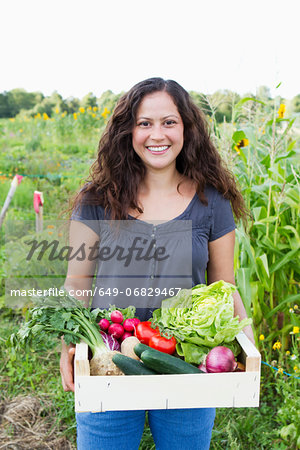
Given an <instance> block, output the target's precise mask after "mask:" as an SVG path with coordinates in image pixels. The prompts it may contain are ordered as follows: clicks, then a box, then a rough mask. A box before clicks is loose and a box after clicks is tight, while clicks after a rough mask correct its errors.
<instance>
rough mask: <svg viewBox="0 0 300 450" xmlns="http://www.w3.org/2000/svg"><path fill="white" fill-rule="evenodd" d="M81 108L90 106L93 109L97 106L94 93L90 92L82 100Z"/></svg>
mask: <svg viewBox="0 0 300 450" xmlns="http://www.w3.org/2000/svg"><path fill="white" fill-rule="evenodd" d="M80 106H82V107H83V108H88V107H89V106H90V107H91V108H93V107H94V106H97V97H96V96H95V95H94V94H93V93H92V92H89V93H88V94H86V95H85V96H84V97H83V98H82V99H81V101H80Z"/></svg>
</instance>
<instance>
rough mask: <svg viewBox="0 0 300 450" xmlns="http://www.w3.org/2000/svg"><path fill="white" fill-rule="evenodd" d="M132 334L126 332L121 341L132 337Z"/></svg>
mask: <svg viewBox="0 0 300 450" xmlns="http://www.w3.org/2000/svg"><path fill="white" fill-rule="evenodd" d="M131 336H132V333H130V332H129V331H125V333H124V334H123V335H122V336H121V338H120V341H121V342H123V341H124V339H126V338H128V337H131Z"/></svg>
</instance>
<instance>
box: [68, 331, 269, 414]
mask: <svg viewBox="0 0 300 450" xmlns="http://www.w3.org/2000/svg"><path fill="white" fill-rule="evenodd" d="M237 340H238V342H239V343H240V345H241V347H242V349H243V352H244V354H245V357H246V372H234V373H217V374H199V375H198V374H188V375H134V376H125V377H118V376H89V374H90V372H89V361H88V347H87V345H86V344H85V343H80V344H77V345H76V355H75V411H76V412H86V411H92V412H99V411H107V410H108V411H117V410H135V409H168V408H169V409H172V408H202V407H203V408H205V407H207V408H209V407H255V406H259V387H260V354H259V352H258V350H257V349H256V348H255V346H254V345H253V344H252V343H251V342H250V340H249V339H248V338H247V336H246V335H245V334H244V333H243V332H241V333H239V335H238V336H237Z"/></svg>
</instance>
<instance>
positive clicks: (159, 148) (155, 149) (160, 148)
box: [146, 145, 171, 155]
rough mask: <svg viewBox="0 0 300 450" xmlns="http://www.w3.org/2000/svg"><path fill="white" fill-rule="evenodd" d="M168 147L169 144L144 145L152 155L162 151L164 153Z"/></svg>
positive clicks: (160, 153)
mask: <svg viewBox="0 0 300 450" xmlns="http://www.w3.org/2000/svg"><path fill="white" fill-rule="evenodd" d="M170 147H171V146H170V145H159V146H158V145H151V146H148V147H146V149H147V150H148V151H149V152H150V153H152V155H158V154H159V155H162V154H163V153H166V152H167V151H168V149H169V148H170Z"/></svg>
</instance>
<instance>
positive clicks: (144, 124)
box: [138, 121, 149, 127]
mask: <svg viewBox="0 0 300 450" xmlns="http://www.w3.org/2000/svg"><path fill="white" fill-rule="evenodd" d="M138 126H139V127H148V126H149V122H146V121H144V122H140V123H139V124H138Z"/></svg>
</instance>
